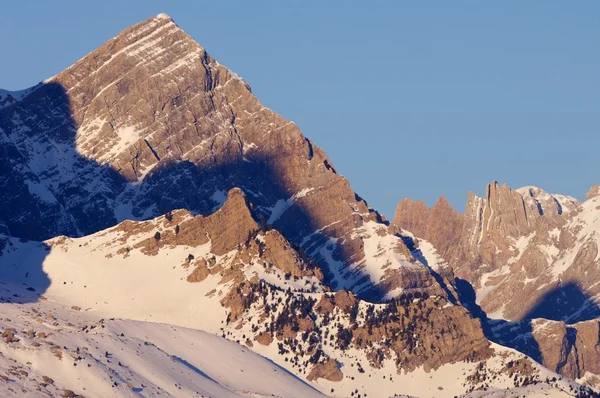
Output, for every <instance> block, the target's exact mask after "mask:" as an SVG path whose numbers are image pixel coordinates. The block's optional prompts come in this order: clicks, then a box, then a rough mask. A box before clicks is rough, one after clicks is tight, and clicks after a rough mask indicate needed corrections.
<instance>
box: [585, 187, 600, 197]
mask: <svg viewBox="0 0 600 398" xmlns="http://www.w3.org/2000/svg"><path fill="white" fill-rule="evenodd" d="M598 195H600V184H598V185H594V186H593V187H591V188H590V190H589V191H588V193H587V194H586V195H585V200H589V199H592V198H594V197H596V196H598Z"/></svg>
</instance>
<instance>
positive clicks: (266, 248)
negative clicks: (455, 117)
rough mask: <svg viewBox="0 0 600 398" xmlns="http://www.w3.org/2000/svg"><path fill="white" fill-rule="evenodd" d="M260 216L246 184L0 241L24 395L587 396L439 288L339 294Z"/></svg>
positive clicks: (7, 333) (0, 344)
mask: <svg viewBox="0 0 600 398" xmlns="http://www.w3.org/2000/svg"><path fill="white" fill-rule="evenodd" d="M253 208H254V207H253V206H252V204H251V203H249V202H248V201H247V199H246V197H245V196H244V194H243V193H242V191H241V190H239V189H233V190H232V191H231V192H229V194H228V199H227V200H226V202H225V203H224V204H223V206H222V207H221V208H220V209H219V210H217V211H216V212H215V213H214V214H212V215H209V216H207V217H203V216H197V215H196V216H195V215H193V214H191V213H189V212H188V211H186V210H177V211H173V212H170V213H167V214H166V215H164V216H160V217H157V218H154V219H151V220H148V221H125V222H123V223H120V224H118V225H117V226H115V227H112V228H109V229H106V230H103V231H99V232H97V233H95V234H92V235H88V236H85V237H80V238H68V237H65V236H60V237H56V238H53V239H50V240H47V241H44V242H35V241H23V240H22V239H16V238H3V240H2V242H3V244H2V253H1V254H2V255H1V257H0V258H1V259H2V267H1V269H0V280H2V281H3V282H2V283H3V284H2V285H0V289H2V294H0V301H1V302H2V304H0V306H2V308H3V315H4V316H5V318H3V319H2V320H0V328H2V331H3V337H4V341H0V352H2V353H3V354H4V355H5V358H7V359H6V361H8V362H7V363H8V365H7V377H9V378H11V377H13V379H11V380H14V381H13V383H15V384H14V385H11V388H12V389H13V390H15V391H17V395H18V392H19V391H21V392H22V391H28V392H31V391H34V389H35V390H37V389H39V391H42V392H46V391H48V392H49V393H51V394H57V393H59V392H61V391H67V393H68V391H74V392H75V393H77V394H83V395H86V396H87V395H88V394H89V395H91V396H110V395H116V396H128V395H136V394H137V395H142V396H152V395H160V394H161V393H167V394H170V395H174V396H215V397H221V396H223V397H226V396H237V395H242V396H244V395H247V396H263V395H270V394H273V395H275V396H281V397H288V396H289V397H292V396H298V397H310V396H317V395H319V394H321V393H322V394H327V395H329V396H334V397H347V396H358V395H360V396H393V395H395V394H399V393H402V394H410V395H411V396H439V397H444V396H448V395H451V396H453V395H459V394H466V395H465V396H471V395H470V394H471V393H472V392H474V395H473V396H478V394H479V392H478V391H488V390H489V391H492V390H496V391H501V390H502V391H505V389H506V388H509V390H508V391H511V393H520V392H527V393H532V394H533V393H539V394H554V396H568V394H571V393H581V394H584V396H585V394H587V390H585V389H582V388H581V386H580V385H579V384H578V383H576V382H574V381H572V380H570V379H567V378H562V377H561V376H559V375H557V374H555V373H552V372H550V371H549V370H547V369H545V368H543V367H541V366H540V365H538V364H537V363H535V362H534V361H532V360H531V359H529V358H528V357H526V356H525V355H523V354H521V353H519V352H517V351H514V350H511V349H508V348H506V347H502V346H499V345H497V344H493V343H490V342H489V341H488V340H487V339H486V338H485V336H484V332H483V330H482V328H481V325H480V322H479V321H478V320H477V319H473V318H472V317H471V315H470V314H469V312H468V311H467V310H466V309H465V308H463V307H462V306H460V305H458V304H453V303H452V302H450V301H449V300H448V299H447V296H445V295H443V294H442V293H440V295H434V296H429V295H428V294H427V293H420V292H419V291H409V292H404V293H403V295H401V296H400V298H399V299H397V300H394V301H391V302H389V303H382V304H372V303H369V302H365V301H362V300H360V299H358V298H357V297H356V296H355V295H353V294H352V293H351V292H349V291H346V290H340V291H337V292H336V293H333V292H329V290H330V289H329V287H328V286H327V285H326V283H325V282H324V278H323V274H322V273H321V272H320V270H319V268H318V266H317V265H316V264H315V263H314V262H313V261H312V260H310V259H309V258H308V257H307V256H306V255H305V254H304V253H303V252H302V251H297V250H296V249H294V248H293V247H292V246H291V245H290V244H289V243H288V242H287V241H286V240H285V238H284V237H283V236H282V235H281V234H280V233H279V232H277V231H276V230H274V229H270V228H269V227H267V226H262V227H261V225H259V224H258V223H257V222H256V220H255V218H254V214H255V213H254V210H253ZM40 256H43V261H42V264H41V268H40V264H39V257H40ZM429 258H430V260H433V259H432V258H431V257H429ZM200 330H203V331H207V332H210V333H213V334H208V333H206V332H200ZM253 352H254V353H253ZM264 358H269V359H271V360H272V361H274V362H275V363H276V364H277V365H273V364H271V363H269V362H266V361H265V359H264ZM22 372H25V373H26V374H25V373H22ZM262 372H268V376H269V377H268V378H264V377H261V373H262ZM19 375H20V376H19ZM15 377H16V378H15ZM50 379H51V380H52V382H48V380H50ZM17 386H18V388H19V389H20V390H17ZM9 391H10V390H9ZM352 394H354V395H352Z"/></svg>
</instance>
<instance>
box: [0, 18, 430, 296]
mask: <svg viewBox="0 0 600 398" xmlns="http://www.w3.org/2000/svg"><path fill="white" fill-rule="evenodd" d="M0 129H2V131H5V132H7V134H5V135H4V136H2V137H0V138H1V139H0V150H1V151H2V153H8V154H10V156H7V157H3V158H2V159H0V176H2V177H3V179H2V181H3V182H4V183H5V184H4V185H2V189H1V190H0V200H2V202H3V203H4V204H5V206H3V207H2V208H0V225H3V226H4V225H6V228H4V229H7V230H8V232H9V233H10V234H12V235H14V236H17V237H25V238H30V239H36V240H42V239H47V238H51V237H53V236H56V235H67V236H81V235H88V234H92V233H94V232H97V231H99V230H102V229H106V228H109V227H111V226H114V225H116V224H118V223H119V222H121V221H123V220H126V219H129V220H147V219H150V218H153V217H156V216H159V215H161V214H165V213H167V212H169V211H172V210H175V209H187V210H189V211H191V212H192V213H194V214H201V215H208V214H211V213H213V212H214V211H215V210H216V209H218V208H219V207H220V206H222V205H223V202H224V199H223V197H224V196H225V194H226V193H227V192H229V190H230V189H232V188H234V187H239V188H241V189H242V190H243V191H244V192H245V193H246V195H248V199H249V201H250V202H251V203H253V204H254V208H253V211H252V213H253V215H254V217H256V220H262V221H261V222H264V223H265V224H270V225H272V227H274V228H275V229H277V230H278V231H279V232H280V233H281V234H282V235H283V236H284V237H285V238H286V240H287V241H289V242H290V243H291V244H293V245H296V246H302V248H303V250H304V251H305V253H306V254H307V255H308V256H310V257H311V258H312V259H314V260H315V261H316V262H317V263H318V264H319V265H320V266H321V267H322V269H323V271H324V272H325V273H326V276H327V280H328V281H329V283H330V284H331V286H332V287H333V288H335V289H342V288H347V289H349V290H352V291H353V292H355V293H357V292H358V293H359V294H360V295H361V297H363V298H364V297H369V298H371V299H373V300H377V299H379V298H381V297H383V296H385V295H386V294H387V293H388V292H389V291H391V290H393V289H396V290H397V291H398V290H400V289H402V288H404V287H406V288H408V287H410V288H411V289H423V288H424V289H429V288H431V289H432V290H433V291H438V290H439V288H437V287H436V286H435V285H436V283H437V282H436V281H435V279H434V277H433V275H432V274H431V273H430V271H429V270H428V268H427V267H426V266H425V265H424V264H421V263H419V262H418V261H415V260H414V259H412V258H411V257H410V255H409V254H408V253H407V250H402V249H403V243H402V240H401V238H400V237H396V236H394V235H393V234H390V233H388V232H387V225H385V223H384V222H383V218H382V217H381V216H380V215H379V214H378V213H377V212H376V211H375V210H373V209H372V208H370V207H369V206H368V205H367V203H366V202H365V201H364V200H363V199H361V198H360V197H359V196H358V195H357V194H356V193H355V192H354V191H353V190H352V187H351V186H350V184H349V183H348V181H347V180H346V179H345V178H344V177H342V176H340V175H338V174H337V171H336V170H335V168H334V167H333V165H332V162H331V161H330V160H329V159H328V158H327V155H326V154H325V153H324V152H323V151H322V150H321V149H319V148H318V147H317V146H316V145H315V144H314V143H312V142H311V141H310V140H308V139H307V138H306V137H304V136H303V135H302V133H301V132H300V130H299V129H298V127H297V126H296V125H295V124H294V123H293V122H290V121H287V120H285V119H283V118H282V117H281V116H279V115H277V114H276V113H274V112H273V111H271V110H270V109H268V108H266V107H264V106H263V105H262V104H261V103H260V102H259V101H258V99H257V98H256V97H254V95H253V94H252V92H251V91H250V87H249V86H248V85H247V84H246V83H245V82H244V81H243V80H242V79H241V78H240V77H239V76H237V75H236V74H234V73H233V72H231V71H230V70H229V69H227V68H225V67H224V66H223V65H221V64H219V63H218V62H217V61H216V60H214V59H213V58H212V57H211V56H210V55H209V54H208V53H207V52H206V51H205V50H204V48H202V47H201V46H200V45H199V44H197V43H196V42H195V41H194V40H193V39H192V38H191V37H190V36H188V35H187V34H186V33H185V32H184V31H183V30H181V29H180V28H179V27H178V26H177V25H176V24H175V23H174V22H173V20H172V19H171V18H169V17H168V16H165V15H162V14H161V15H158V16H156V17H153V18H150V19H148V20H146V21H144V22H142V23H139V24H137V25H134V26H132V27H131V28H128V29H126V30H124V31H123V32H121V33H120V34H118V35H117V36H116V37H115V38H113V39H112V40H109V41H108V42H107V43H106V44H104V45H102V46H101V47H99V48H98V49H97V50H95V51H93V52H91V53H90V54H88V55H87V56H85V57H84V58H82V59H81V60H79V61H78V62H76V63H75V64H74V65H72V66H71V67H69V68H68V69H66V70H65V71H63V72H61V73H59V74H58V75H57V76H55V77H54V78H52V79H49V80H48V81H46V82H45V83H44V84H42V85H41V86H40V87H39V88H38V89H36V90H35V92H33V93H31V94H30V95H28V96H27V97H26V98H24V99H23V100H22V101H20V102H18V103H16V104H14V105H11V106H9V107H7V108H4V109H2V110H0ZM234 199H235V198H234ZM234 202H235V200H234ZM240 202H241V199H240ZM228 206H229V205H228ZM224 210H227V208H225V209H224ZM383 251H385V253H383V254H384V255H383V254H382V253H379V252H383ZM367 252H369V253H371V252H372V253H374V254H377V256H375V255H370V256H367ZM396 252H398V253H396ZM384 258H385V259H387V260H383V259H384ZM381 261H384V263H385V264H384V263H382V262H381ZM385 261H387V262H385ZM383 265H385V266H386V268H385V270H382V268H381V267H382V266H383ZM402 281H410V283H408V284H407V286H404V285H402V286H401V283H400V282H402ZM408 285H409V286H408Z"/></svg>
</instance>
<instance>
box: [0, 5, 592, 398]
mask: <svg viewBox="0 0 600 398" xmlns="http://www.w3.org/2000/svg"><path fill="white" fill-rule="evenodd" d="M0 153H2V156H0V200H1V201H2V206H0V307H1V308H2V317H0V329H1V330H0V332H1V333H2V339H0V354H2V355H0V378H1V379H2V381H0V391H1V392H2V394H3V395H7V396H10V395H14V396H19V395H23V394H32V395H35V396H42V395H50V396H59V395H63V396H78V395H77V394H80V395H79V396H83V395H86V396H111V395H114V396H132V395H141V396H155V395H156V396H158V395H161V396H162V395H172V396H201V397H203V396H212V397H221V396H223V397H225V396H259V397H260V396H279V397H289V396H299V397H312V396H321V395H322V394H327V395H330V396H337V397H349V396H351V397H358V398H360V397H367V396H369V397H374V396H398V395H400V396H407V395H410V396H426V397H446V396H458V395H461V396H469V397H470V396H472V397H478V396H516V395H519V394H525V395H528V396H536V395H539V396H548V395H549V396H582V397H586V396H593V394H594V393H593V392H592V390H590V389H589V388H588V387H585V386H583V385H582V384H584V383H587V384H589V385H591V386H595V387H599V386H600V383H599V382H598V380H597V379H594V377H596V375H598V374H600V370H598V366H599V365H598V361H597V357H596V356H594V352H595V351H594V350H596V352H597V351H598V350H597V348H596V347H598V344H597V337H598V336H597V334H596V335H595V334H594V333H596V332H597V327H598V324H597V321H594V320H593V318H594V317H597V316H598V314H597V312H596V311H597V307H596V306H595V305H594V302H593V301H592V300H587V298H588V297H595V296H596V295H597V294H599V292H598V290H597V289H600V287H598V286H600V284H596V283H595V281H600V278H599V276H598V275H597V274H596V273H597V272H598V267H597V263H596V261H597V256H598V253H597V240H596V239H597V238H596V235H595V230H597V229H598V227H599V226H600V225H597V224H598V222H600V221H598V220H600V217H596V214H597V213H598V208H599V205H598V204H597V203H596V202H597V201H598V200H600V199H599V198H600V197H598V196H595V195H597V193H598V189H595V190H592V191H591V193H590V198H588V200H587V201H586V202H585V203H583V204H580V203H579V202H577V201H576V200H575V199H573V198H570V197H566V196H558V195H549V194H547V193H545V192H543V191H542V190H539V189H537V188H534V187H528V188H526V189H522V190H518V191H512V190H510V189H509V188H508V187H505V186H498V185H497V184H491V185H490V186H489V187H488V193H487V195H486V198H485V199H483V198H477V197H475V196H474V195H470V197H469V204H468V206H467V212H466V213H465V214H460V213H457V212H455V211H454V210H452V208H451V207H450V206H449V205H448V203H447V202H445V201H444V200H440V202H438V204H436V206H435V207H434V208H433V209H428V208H427V207H426V206H425V205H424V204H423V203H422V202H412V201H408V200H406V201H403V202H401V204H400V205H399V208H398V212H397V214H396V217H395V219H394V222H393V223H391V224H390V223H389V222H388V221H387V220H385V219H384V218H383V217H382V216H381V215H380V214H378V213H377V212H376V211H375V210H374V209H372V208H371V207H369V206H368V204H367V203H366V202H365V201H364V200H363V199H362V198H361V197H360V196H358V195H357V194H356V193H355V192H354V191H353V190H352V188H351V187H350V184H349V182H348V181H347V180H346V179H345V178H344V177H343V176H341V175H339V174H338V173H337V171H336V169H335V168H334V166H333V165H332V164H331V161H330V160H329V159H328V158H327V156H326V154H325V153H324V152H323V151H322V150H320V149H319V148H318V147H317V146H316V145H315V144H313V143H312V142H311V141H310V140H308V139H307V138H305V137H304V136H303V135H302V133H301V132H300V130H299V129H298V127H297V126H296V125H295V124H294V123H293V122H290V121H287V120H284V119H283V118H281V117H280V116H279V115H277V114H276V113H274V112H273V111H271V110H270V109H267V108H265V107H264V106H263V105H261V104H260V102H259V101H258V100H257V99H256V98H255V97H254V96H253V95H252V92H251V90H250V87H249V85H248V84H247V83H246V82H245V81H244V80H243V79H242V78H240V77H239V76H237V75H236V74H235V73H233V72H231V71H230V70H229V69H227V68H226V67H224V66H222V65H220V64H219V63H218V62H217V61H216V60H214V59H213V58H212V57H211V56H210V55H208V54H207V52H206V51H205V50H204V49H203V48H202V47H201V46H200V45H198V44H197V43H196V42H195V41H194V40H192V39H191V38H190V37H189V36H188V35H187V34H186V33H185V32H183V31H182V30H181V29H180V28H179V27H178V26H177V25H176V24H175V23H174V22H173V20H172V19H171V18H170V17H168V16H167V15H165V14H160V15H157V16H156V17H153V18H150V19H148V20H146V21H144V22H141V23H139V24H137V25H134V26H132V27H131V28H129V29H126V30H125V31H123V32H121V33H120V34H118V35H117V36H116V37H115V38H113V39H112V40H110V41H108V42H107V43H106V44H104V45H103V46H101V47H100V48H98V49H97V50H95V51H93V52H91V53H90V54H88V55H87V56H85V57H84V58H82V59H81V60H79V61H78V62H76V63H75V64H74V65H72V66H71V67H69V68H67V69H66V70H65V71H63V72H61V73H59V74H58V75H56V76H54V77H52V78H50V79H47V80H45V81H43V82H41V83H40V84H38V85H36V86H34V87H31V88H30V89H26V90H23V91H14V92H8V91H4V90H0ZM584 279H586V280H585V281H584ZM465 287H467V288H468V287H472V291H469V290H468V289H465ZM575 288H577V289H579V290H577V292H579V293H581V297H579V296H578V299H579V300H580V301H570V303H569V305H568V306H565V305H564V300H562V298H563V297H566V296H565V294H567V295H569V294H570V290H566V291H565V289H575ZM560 289H562V290H560ZM556 291H558V292H559V293H554V292H556ZM561 291H562V292H563V293H561ZM515 292H517V293H518V294H515ZM552 294H555V295H554V296H552ZM586 295H587V296H586ZM541 297H550V299H548V300H547V301H544V302H543V304H544V305H538V304H539V301H540V298H541ZM571 297H572V296H570V295H569V300H572V299H571ZM584 298H585V299H584ZM583 304H585V306H584V305H583ZM479 306H480V307H479ZM575 308H578V309H579V308H581V310H580V311H574V309H575ZM482 309H483V310H482ZM478 311H479V312H478ZM484 311H485V312H487V313H489V315H490V317H491V318H495V320H494V319H490V317H487V316H484V315H485V312H484ZM481 313H483V314H484V315H481ZM527 314H533V315H534V316H528V315H527ZM546 314H555V315H556V318H553V319H551V320H548V321H546V322H542V321H540V320H537V319H536V320H535V321H532V320H531V319H530V318H533V317H535V318H538V317H540V316H544V315H546ZM494 315H497V316H494ZM523 319H524V320H523ZM579 321H588V322H579ZM575 322H579V323H575ZM594 322H596V323H594ZM595 338H596V340H595ZM490 339H491V340H492V341H490ZM549 342H552V344H550V343H549ZM498 343H500V344H502V345H500V344H498ZM507 346H508V347H514V348H517V349H518V350H519V351H521V352H519V351H516V350H514V349H512V348H508V347H507ZM532 347H535V348H536V349H531V348H532ZM556 347H560V349H557V348H556ZM270 361H273V362H274V363H272V362H270ZM536 361H537V362H540V363H543V364H544V365H546V366H548V367H550V368H551V370H548V369H546V368H544V367H543V366H542V365H540V364H539V363H537V362H536ZM554 371H557V372H560V373H561V374H563V375H564V376H566V377H563V376H560V375H558V374H556V373H554ZM2 374H4V375H5V376H2ZM3 383H4V384H3Z"/></svg>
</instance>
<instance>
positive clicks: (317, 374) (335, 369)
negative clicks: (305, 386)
mask: <svg viewBox="0 0 600 398" xmlns="http://www.w3.org/2000/svg"><path fill="white" fill-rule="evenodd" d="M321 378H322V379H326V380H329V381H334V382H338V381H342V380H343V379H344V374H343V373H342V371H341V370H340V368H339V365H338V362H337V361H336V360H335V359H331V358H329V359H326V360H325V361H323V362H320V363H317V364H315V365H314V366H313V368H312V369H311V371H310V373H309V374H308V376H306V379H307V380H308V381H315V380H318V379H321Z"/></svg>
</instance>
